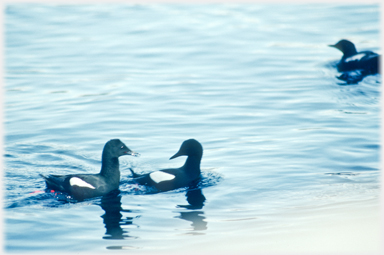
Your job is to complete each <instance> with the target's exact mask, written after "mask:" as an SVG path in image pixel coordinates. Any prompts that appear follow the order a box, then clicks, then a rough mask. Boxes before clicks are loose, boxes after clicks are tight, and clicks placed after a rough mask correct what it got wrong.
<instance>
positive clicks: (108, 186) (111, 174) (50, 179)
mask: <svg viewBox="0 0 384 255" xmlns="http://www.w3.org/2000/svg"><path fill="white" fill-rule="evenodd" d="M123 155H134V156H135V155H138V153H136V152H133V151H131V150H130V149H129V148H128V147H127V146H126V145H125V144H124V143H122V142H121V141H120V140H119V139H113V140H110V141H108V142H107V143H106V144H105V146H104V149H103V154H102V162H101V171H100V173H98V174H69V175H48V176H43V175H41V176H42V177H43V178H44V179H45V182H46V184H47V189H52V190H55V191H61V192H65V193H68V194H69V195H71V196H72V197H73V198H74V199H76V200H84V199H87V198H92V197H98V196H103V195H106V194H108V193H109V192H111V191H113V190H116V189H118V188H119V184H120V170H119V159H118V158H119V157H120V156H123Z"/></svg>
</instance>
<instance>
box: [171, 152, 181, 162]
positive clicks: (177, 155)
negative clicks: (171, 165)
mask: <svg viewBox="0 0 384 255" xmlns="http://www.w3.org/2000/svg"><path fill="white" fill-rule="evenodd" d="M180 156H183V154H182V153H181V152H180V151H178V152H177V153H176V154H175V155H173V156H172V157H170V158H169V159H170V160H171V159H174V158H177V157H180Z"/></svg>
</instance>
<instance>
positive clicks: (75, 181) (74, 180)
mask: <svg viewBox="0 0 384 255" xmlns="http://www.w3.org/2000/svg"><path fill="white" fill-rule="evenodd" d="M69 184H70V185H71V186H79V187H86V188H90V189H95V187H93V186H92V185H91V184H89V183H88V182H85V181H83V180H82V179H80V178H77V177H72V178H71V179H69Z"/></svg>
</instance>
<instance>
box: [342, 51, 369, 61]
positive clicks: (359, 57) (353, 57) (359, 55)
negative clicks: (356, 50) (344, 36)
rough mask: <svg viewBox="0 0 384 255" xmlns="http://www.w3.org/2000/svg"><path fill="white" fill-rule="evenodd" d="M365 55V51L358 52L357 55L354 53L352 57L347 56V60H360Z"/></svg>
mask: <svg viewBox="0 0 384 255" xmlns="http://www.w3.org/2000/svg"><path fill="white" fill-rule="evenodd" d="M364 56H365V53H360V54H356V55H353V56H352V57H349V58H346V59H345V62H351V61H355V60H360V59H362V58H363V57H364Z"/></svg>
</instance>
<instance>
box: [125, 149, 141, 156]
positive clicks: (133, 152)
mask: <svg viewBox="0 0 384 255" xmlns="http://www.w3.org/2000/svg"><path fill="white" fill-rule="evenodd" d="M126 154H127V155H131V156H134V157H140V153H138V152H136V151H131V150H130V151H127V152H126Z"/></svg>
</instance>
